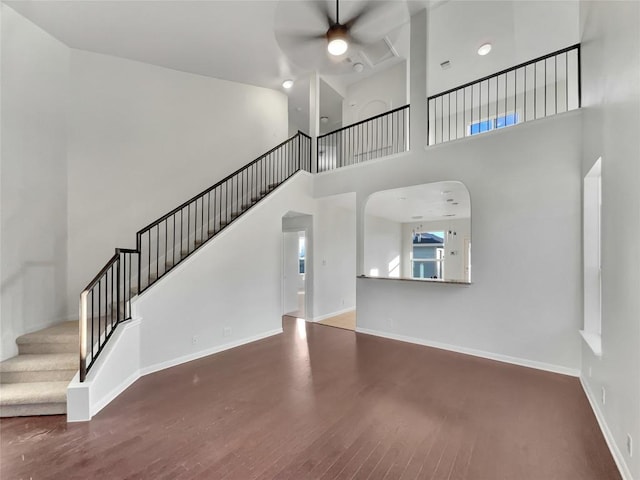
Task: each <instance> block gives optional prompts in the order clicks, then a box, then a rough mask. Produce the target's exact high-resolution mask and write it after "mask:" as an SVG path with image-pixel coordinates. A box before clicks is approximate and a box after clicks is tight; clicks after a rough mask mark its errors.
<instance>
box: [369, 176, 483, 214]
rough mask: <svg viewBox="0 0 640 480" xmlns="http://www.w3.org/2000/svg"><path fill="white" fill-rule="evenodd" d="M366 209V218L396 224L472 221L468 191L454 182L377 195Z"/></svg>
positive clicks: (437, 183)
mask: <svg viewBox="0 0 640 480" xmlns="http://www.w3.org/2000/svg"><path fill="white" fill-rule="evenodd" d="M365 208H366V210H365V211H366V214H367V215H373V216H375V217H380V218H384V219H386V220H390V221H392V222H398V223H415V222H430V221H436V220H451V219H454V220H457V219H461V218H471V198H470V196H469V191H468V190H467V187H465V186H464V184H463V183H461V182H455V181H449V182H435V183H427V184H424V185H415V186H413V187H405V188H396V189H393V190H385V191H382V192H376V193H374V194H373V195H371V196H370V197H369V200H368V201H367V205H366V207H365ZM417 217H420V218H417Z"/></svg>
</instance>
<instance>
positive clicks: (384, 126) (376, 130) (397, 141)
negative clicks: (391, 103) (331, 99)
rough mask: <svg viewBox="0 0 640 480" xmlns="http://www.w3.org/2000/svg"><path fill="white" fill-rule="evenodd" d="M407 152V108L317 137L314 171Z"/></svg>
mask: <svg viewBox="0 0 640 480" xmlns="http://www.w3.org/2000/svg"><path fill="white" fill-rule="evenodd" d="M407 150H409V105H405V106H404V107H400V108H396V109H394V110H391V111H389V112H385V113H381V114H380V115H376V116H375V117H371V118H367V119H366V120H362V121H361V122H358V123H354V124H352V125H348V126H346V127H342V128H340V129H338V130H335V131H333V132H330V133H327V134H326V135H322V136H319V137H318V157H317V170H316V171H317V172H326V171H327V170H333V169H335V168H340V167H346V166H348V165H355V164H357V163H361V162H366V161H368V160H373V159H375V158H380V157H386V156H388V155H393V154H395V153H401V152H406V151H407Z"/></svg>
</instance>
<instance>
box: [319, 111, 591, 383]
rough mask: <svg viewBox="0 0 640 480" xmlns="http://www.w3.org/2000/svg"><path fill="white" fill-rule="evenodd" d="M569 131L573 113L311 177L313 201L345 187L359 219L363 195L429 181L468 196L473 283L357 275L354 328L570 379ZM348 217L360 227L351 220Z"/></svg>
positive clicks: (573, 129)
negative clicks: (513, 361)
mask: <svg viewBox="0 0 640 480" xmlns="http://www.w3.org/2000/svg"><path fill="white" fill-rule="evenodd" d="M580 134H581V117H580V112H579V111H576V112H570V113H566V114H562V115H558V116H556V117H552V118H548V119H544V120H541V121H536V122H530V123H527V124H523V125H519V126H515V127H511V128H508V129H504V130H500V131H495V132H490V133H487V134H484V135H479V136H477V137H474V138H468V139H464V140H459V141H456V142H449V143H447V144H443V145H439V146H435V147H430V148H428V149H427V150H426V151H418V152H416V153H409V154H405V155H400V156H396V157H391V158H388V159H384V160H378V161H371V162H367V163H365V164H362V165H360V166H358V167H351V168H349V167H347V168H345V169H342V171H341V172H339V173H331V172H328V173H323V174H319V175H318V176H317V178H316V195H317V196H322V195H333V194H336V193H339V192H340V191H350V190H353V189H354V186H355V188H356V195H357V204H358V212H362V209H363V203H364V200H363V199H366V198H367V196H368V195H369V194H371V193H373V192H376V191H380V190H389V189H392V188H398V187H400V186H409V185H419V184H424V183H430V182H437V181H445V180H457V181H461V182H463V183H464V184H465V185H466V187H467V188H468V190H469V194H470V197H471V205H472V212H471V215H472V218H473V222H472V226H471V227H472V241H473V252H472V256H473V272H472V281H473V284H472V285H470V286H460V285H442V284H431V283H425V282H411V281H403V280H376V279H358V282H357V311H358V326H359V328H360V327H362V328H367V329H369V330H374V331H377V332H381V333H382V334H389V335H401V336H404V337H405V338H411V339H414V340H419V341H431V342H439V343H440V344H447V345H453V346H457V347H460V348H466V349H467V350H475V351H482V352H489V353H490V354H492V355H501V356H503V357H510V358H517V359H521V360H522V361H523V362H529V363H535V364H536V365H538V366H545V368H546V366H549V368H554V369H557V370H560V371H566V372H570V373H574V374H575V373H576V372H577V370H578V368H579V367H580V348H581V347H580V337H579V335H578V330H579V329H580V328H581V316H582V294H581V289H582V286H581V283H582V280H581V278H582V277H581V251H580V248H579V247H577V246H578V245H580V239H581V221H580V192H581V183H582V179H581V176H580V155H581V146H580V143H581V142H580V139H581V135H580ZM359 215H361V213H359ZM357 221H358V229H361V228H363V219H362V217H359V218H358V220H357ZM541 232H542V233H543V234H544V235H545V236H547V235H552V238H553V242H550V245H549V248H541V245H540V242H539V240H538V239H539V237H540V234H541ZM358 235H359V237H358V238H362V237H361V236H360V234H358ZM496 238H501V239H502V240H503V241H502V242H496ZM534 239H535V240H534ZM359 262H360V260H359ZM359 265H360V267H362V266H363V263H359ZM361 272H362V270H361V268H359V269H358V273H361ZM425 312H428V313H429V315H428V316H427V315H425ZM389 318H391V319H393V320H394V321H395V322H394V323H390V322H389ZM445 319H446V320H445Z"/></svg>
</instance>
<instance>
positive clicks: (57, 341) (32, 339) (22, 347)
mask: <svg viewBox="0 0 640 480" xmlns="http://www.w3.org/2000/svg"><path fill="white" fill-rule="evenodd" d="M78 341H79V340H78V322H77V321H73V322H63V323H60V324H58V325H54V326H53V327H49V328H45V329H43V330H39V331H37V332H33V333H27V334H25V335H22V336H20V337H18V339H17V340H16V343H17V344H18V352H19V353H20V354H21V355H22V354H40V353H77V352H78Z"/></svg>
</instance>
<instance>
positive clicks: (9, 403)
mask: <svg viewBox="0 0 640 480" xmlns="http://www.w3.org/2000/svg"><path fill="white" fill-rule="evenodd" d="M68 385H69V381H68V380H67V381H58V382H33V383H5V384H2V386H0V417H19V416H27V415H57V414H64V413H67V386H68Z"/></svg>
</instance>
